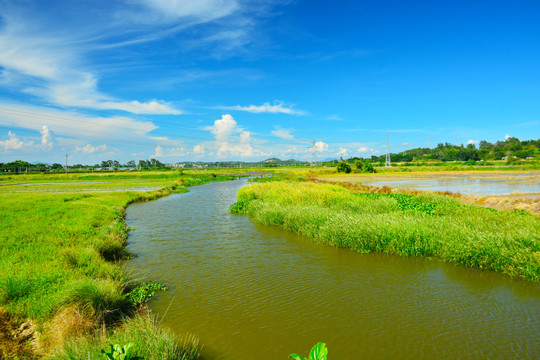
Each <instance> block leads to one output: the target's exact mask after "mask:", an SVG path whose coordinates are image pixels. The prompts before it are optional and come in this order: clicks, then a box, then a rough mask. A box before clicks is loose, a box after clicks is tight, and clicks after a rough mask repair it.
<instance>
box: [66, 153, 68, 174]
mask: <svg viewBox="0 0 540 360" xmlns="http://www.w3.org/2000/svg"><path fill="white" fill-rule="evenodd" d="M67 174H68V156H67V154H66V176H67Z"/></svg>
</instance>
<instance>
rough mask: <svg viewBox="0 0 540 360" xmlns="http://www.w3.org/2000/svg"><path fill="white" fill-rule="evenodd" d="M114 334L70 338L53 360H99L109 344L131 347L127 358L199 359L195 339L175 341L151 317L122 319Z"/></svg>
mask: <svg viewBox="0 0 540 360" xmlns="http://www.w3.org/2000/svg"><path fill="white" fill-rule="evenodd" d="M115 330H116V331H114V332H110V331H103V330H102V329H100V330H98V332H97V333H96V334H95V336H93V337H80V338H72V339H70V340H68V341H67V342H66V344H65V346H64V347H63V348H62V349H57V351H56V353H55V354H54V359H59V360H60V359H61V360H80V359H85V360H86V359H88V360H102V359H103V357H102V355H101V354H100V351H101V349H106V348H108V346H109V344H128V343H133V344H134V346H133V347H132V348H131V349H130V354H131V355H132V356H139V357H141V358H143V359H145V360H195V359H197V358H198V357H199V353H200V347H199V343H198V340H197V339H196V338H194V337H193V336H190V335H187V336H184V337H182V338H180V339H178V338H177V337H176V336H175V335H174V334H173V333H172V332H171V331H169V330H167V329H165V328H163V327H161V324H160V323H159V322H158V321H157V319H156V318H155V317H152V316H148V315H137V316H135V317H134V318H131V319H125V321H124V322H123V323H122V324H121V325H120V326H119V327H118V328H117V329H115Z"/></svg>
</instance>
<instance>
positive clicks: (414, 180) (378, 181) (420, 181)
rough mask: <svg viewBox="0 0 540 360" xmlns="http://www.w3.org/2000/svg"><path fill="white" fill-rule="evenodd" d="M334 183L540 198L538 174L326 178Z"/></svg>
mask: <svg viewBox="0 0 540 360" xmlns="http://www.w3.org/2000/svg"><path fill="white" fill-rule="evenodd" d="M329 179H331V180H334V181H349V182H353V183H361V184H364V185H371V186H388V187H392V188H409V189H416V190H431V191H449V192H460V193H464V194H473V195H506V194H513V195H516V196H518V195H522V196H525V197H538V196H539V195H540V173H539V172H529V173H504V172H499V173H484V174H482V173H476V174H470V173H463V174H459V173H453V174H445V173H441V174H437V173H431V174H429V175H425V174H414V173H411V174H407V175H401V174H397V175H384V176H381V175H377V174H375V175H372V176H362V177H355V176H354V175H352V176H344V177H341V178H340V177H336V178H331V177H330V178H329Z"/></svg>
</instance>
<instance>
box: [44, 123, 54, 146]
mask: <svg viewBox="0 0 540 360" xmlns="http://www.w3.org/2000/svg"><path fill="white" fill-rule="evenodd" d="M41 146H43V148H44V149H46V150H52V148H53V144H52V133H51V131H50V130H49V127H48V126H47V125H43V126H42V127H41Z"/></svg>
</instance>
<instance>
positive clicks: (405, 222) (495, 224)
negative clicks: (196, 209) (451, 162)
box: [231, 181, 540, 281]
mask: <svg viewBox="0 0 540 360" xmlns="http://www.w3.org/2000/svg"><path fill="white" fill-rule="evenodd" d="M345 186H347V185H345ZM347 187H348V188H349V189H346V188H345V187H344V186H338V185H331V184H320V183H308V182H293V181H277V182H273V181H269V182H267V183H265V184H256V185H254V186H250V187H246V188H243V189H241V190H240V191H239V193H238V202H237V203H236V204H235V205H233V206H232V207H231V211H233V212H236V213H241V214H249V215H250V217H251V218H252V219H253V220H255V221H258V222H260V223H262V224H267V225H279V226H282V227H284V228H285V229H287V230H290V231H294V232H297V233H299V234H302V235H306V236H308V237H310V238H313V239H315V240H316V241H319V242H324V243H330V244H332V245H334V246H337V247H346V248H351V249H354V250H356V251H358V252H372V251H375V252H384V253H389V254H398V255H405V256H437V257H440V258H441V259H444V260H446V261H451V262H455V263H458V264H463V265H466V266H470V267H476V268H480V269H488V270H495V271H499V272H503V273H505V274H508V275H510V276H517V277H523V278H526V279H528V280H532V281H539V280H540V257H539V256H538V255H539V254H540V244H539V243H538V239H539V238H540V222H538V220H537V219H536V218H535V217H534V216H533V215H530V214H528V213H526V212H519V211H517V212H516V211H513V212H501V211H497V210H494V209H490V208H481V207H478V206H474V205H466V204H464V203H462V202H459V201H457V200H456V199H453V198H452V197H448V196H442V195H437V194H433V193H422V192H418V194H416V195H410V194H399V193H392V191H391V189H389V188H384V189H383V190H386V191H381V192H369V191H366V190H368V189H367V188H366V189H364V187H365V186H362V185H358V186H354V185H348V186H347Z"/></svg>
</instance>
